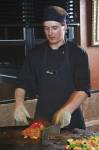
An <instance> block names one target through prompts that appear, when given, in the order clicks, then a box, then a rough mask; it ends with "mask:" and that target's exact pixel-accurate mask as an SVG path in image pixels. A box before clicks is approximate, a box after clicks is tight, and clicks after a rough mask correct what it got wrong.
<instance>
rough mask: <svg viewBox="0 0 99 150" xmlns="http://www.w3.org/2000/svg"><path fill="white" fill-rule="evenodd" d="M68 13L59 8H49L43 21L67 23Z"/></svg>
mask: <svg viewBox="0 0 99 150" xmlns="http://www.w3.org/2000/svg"><path fill="white" fill-rule="evenodd" d="M66 17H67V12H66V10H65V9H64V8H62V7H59V6H49V7H48V8H46V9H45V11H44V17H43V21H57V22H60V23H66Z"/></svg>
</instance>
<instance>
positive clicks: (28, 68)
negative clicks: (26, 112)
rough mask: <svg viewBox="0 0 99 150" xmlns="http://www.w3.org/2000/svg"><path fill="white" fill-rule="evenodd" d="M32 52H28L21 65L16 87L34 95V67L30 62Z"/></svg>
mask: <svg viewBox="0 0 99 150" xmlns="http://www.w3.org/2000/svg"><path fill="white" fill-rule="evenodd" d="M32 59H33V57H32V53H31V52H28V53H27V55H26V58H25V61H24V64H23V66H22V69H21V71H20V73H19V75H18V84H17V87H18V88H23V89H25V90H26V93H27V95H29V96H32V95H36V79H35V68H34V66H33V62H32Z"/></svg>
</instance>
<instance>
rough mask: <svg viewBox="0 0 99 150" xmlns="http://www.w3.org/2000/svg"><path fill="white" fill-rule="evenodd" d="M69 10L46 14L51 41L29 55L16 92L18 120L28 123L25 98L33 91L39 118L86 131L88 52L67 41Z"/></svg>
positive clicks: (51, 9)
mask: <svg viewBox="0 0 99 150" xmlns="http://www.w3.org/2000/svg"><path fill="white" fill-rule="evenodd" d="M66 16H67V13H66V11H65V10H64V9H63V8H61V7H58V6H50V7H48V8H47V9H46V10H45V13H44V21H43V26H44V32H45V35H46V38H47V41H46V42H44V43H42V44H40V45H37V46H35V48H34V49H33V50H32V51H31V52H30V53H28V55H27V57H26V60H25V64H24V66H23V69H22V72H21V73H20V76H19V79H20V85H19V87H18V88H17V89H16V91H15V99H16V109H15V119H16V120H17V121H23V122H27V117H29V114H28V112H27V110H26V108H25V106H24V97H25V95H26V93H27V92H28V91H31V90H32V93H33V95H38V103H37V109H36V114H35V118H41V119H44V120H48V121H52V122H53V123H54V124H59V125H60V127H61V128H65V127H67V128H68V129H73V128H83V129H84V128H85V124H84V119H83V115H82V112H81V110H80V105H81V104H82V102H83V101H84V100H85V99H86V98H87V97H88V96H90V92H89V88H90V71H89V65H88V56H87V54H86V52H85V51H84V50H83V49H81V48H80V47H78V46H76V45H75V44H73V43H72V42H68V41H66V39H65V33H66V30H67V24H66Z"/></svg>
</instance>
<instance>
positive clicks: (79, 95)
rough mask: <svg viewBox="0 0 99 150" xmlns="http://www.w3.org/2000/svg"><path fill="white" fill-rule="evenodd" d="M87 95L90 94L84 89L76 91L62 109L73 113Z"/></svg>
mask: <svg viewBox="0 0 99 150" xmlns="http://www.w3.org/2000/svg"><path fill="white" fill-rule="evenodd" d="M87 97H88V95H87V94H86V93H85V92H84V91H75V92H74V93H73V94H72V95H71V96H70V98H69V99H68V101H67V102H66V103H65V104H64V105H63V107H62V109H64V110H66V111H69V112H71V113H73V112H74V111H75V110H76V109H77V108H78V107H79V106H80V105H81V104H82V102H83V101H84V100H85V99H86V98H87Z"/></svg>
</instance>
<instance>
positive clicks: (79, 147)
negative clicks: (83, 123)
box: [65, 136, 99, 150]
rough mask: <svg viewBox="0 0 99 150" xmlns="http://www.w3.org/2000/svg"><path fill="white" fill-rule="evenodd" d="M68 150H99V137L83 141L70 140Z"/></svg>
mask: <svg viewBox="0 0 99 150" xmlns="http://www.w3.org/2000/svg"><path fill="white" fill-rule="evenodd" d="M65 149H66V150H99V136H90V137H88V138H82V139H68V140H67V144H66V146H65Z"/></svg>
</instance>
